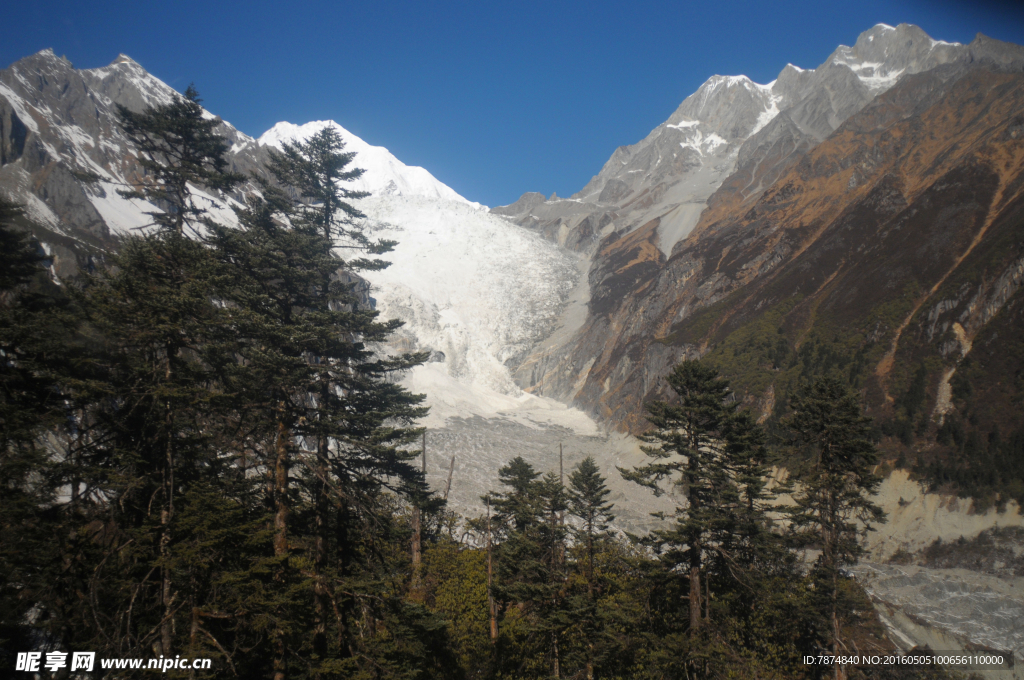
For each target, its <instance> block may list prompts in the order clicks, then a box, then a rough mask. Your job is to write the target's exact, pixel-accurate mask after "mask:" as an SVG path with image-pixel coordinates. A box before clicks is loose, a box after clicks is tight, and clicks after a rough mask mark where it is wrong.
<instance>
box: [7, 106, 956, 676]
mask: <svg viewBox="0 0 1024 680" xmlns="http://www.w3.org/2000/svg"><path fill="white" fill-rule="evenodd" d="M121 117H122V122H123V125H124V127H125V129H126V131H127V132H128V134H129V136H130V137H131V138H132V139H133V141H134V142H135V143H136V144H137V145H138V148H139V149H140V150H141V152H142V154H143V156H144V160H143V166H144V167H145V168H146V171H147V174H146V176H145V177H142V178H139V181H138V183H137V184H136V185H134V186H133V187H131V188H130V189H129V190H127V191H126V192H125V193H126V195H128V196H134V197H141V198H145V199H147V200H150V201H152V202H153V203H154V204H155V205H157V206H159V207H160V210H159V211H157V212H154V213H153V219H154V228H153V229H152V230H150V231H148V232H146V233H144V234H139V235H135V236H130V237H128V238H126V239H124V242H123V243H122V246H121V249H120V251H119V253H118V254H117V255H116V256H114V257H113V258H112V260H111V261H110V262H109V266H107V267H106V268H104V269H102V270H100V271H97V272H95V273H92V274H88V275H83V277H82V278H81V280H79V281H75V282H65V285H63V286H57V285H55V284H54V283H53V282H51V281H50V279H49V277H47V276H46V272H45V270H44V269H43V265H44V264H45V262H44V261H43V258H44V255H43V254H41V253H40V251H39V248H38V247H37V246H36V245H35V244H34V243H32V242H31V241H30V240H29V239H28V238H27V237H24V236H22V235H20V234H21V232H19V231H18V230H17V229H16V228H15V227H14V226H13V223H14V222H15V221H16V220H18V219H21V216H20V213H19V211H18V208H17V206H14V205H12V204H9V203H7V202H3V203H0V222H2V225H0V246H2V247H0V264H2V268H0V358H2V361H0V424H2V430H0V438H2V439H0V475H2V476H0V483H2V485H3V487H2V493H0V530H2V533H0V664H2V667H3V668H5V669H11V668H13V667H14V658H13V656H14V654H15V653H16V652H18V651H24V650H45V651H57V650H63V651H72V650H89V651H95V652H97V655H98V656H100V657H107V658H109V657H133V658H152V657H157V656H163V657H177V656H182V657H193V658H194V657H208V658H212V659H214V666H213V669H211V670H209V671H198V670H188V671H176V670H171V671H170V672H169V673H168V674H167V675H168V676H169V677H218V678H220V677H243V678H273V679H274V680H284V679H285V678H495V679H497V678H552V677H553V678H586V679H587V680H590V679H593V678H707V677H722V678H725V677H733V678H755V677H756V678H813V677H822V676H823V674H826V673H827V674H832V673H833V672H839V671H833V669H822V668H817V667H809V666H805V665H803V663H802V660H801V655H802V654H807V653H814V652H817V651H820V650H831V651H837V652H845V651H849V650H851V649H857V650H861V651H862V652H863V651H870V650H881V649H886V648H889V647H888V644H889V643H887V642H886V641H885V640H884V636H883V634H882V631H881V629H880V628H879V627H878V625H877V623H876V622H874V620H873V618H872V617H871V616H870V615H869V614H868V612H870V610H871V606H870V603H868V602H867V600H866V598H865V596H864V594H863V592H862V591H861V590H860V589H858V588H857V587H856V586H855V584H854V583H853V582H852V580H850V579H849V578H847V577H846V576H845V574H844V572H843V571H842V567H843V566H844V565H846V564H849V563H850V561H851V560H852V559H854V558H855V557H856V555H857V554H858V540H857V538H858V532H859V531H861V530H862V529H863V528H865V527H869V526H870V524H871V523H874V522H878V521H881V520H882V519H883V518H882V517H881V515H880V512H879V511H878V509H877V508H876V507H875V506H873V505H872V504H871V503H870V501H869V500H868V498H869V493H870V491H871V490H872V489H873V488H874V485H875V484H876V483H877V480H876V479H875V478H874V477H873V476H872V475H871V473H870V469H871V466H872V464H873V463H874V450H873V448H872V446H871V444H870V442H869V441H868V440H867V438H866V437H865V436H864V433H865V428H866V427H867V424H866V422H865V421H864V419H863V418H861V417H860V410H859V405H858V403H857V401H856V399H855V398H854V396H853V395H852V394H851V393H849V392H848V391H847V390H846V388H845V387H843V386H842V385H841V384H839V383H836V382H834V381H827V380H825V381H818V382H816V383H813V384H811V385H809V386H807V387H806V388H805V389H804V390H803V391H802V392H801V393H800V394H799V395H798V396H797V397H796V398H794V399H793V401H792V404H791V407H792V408H791V410H792V415H791V416H790V419H789V421H788V432H789V433H790V434H791V441H789V442H787V443H784V446H786V447H788V449H789V452H788V454H787V455H788V459H791V460H792V459H797V460H802V461H805V466H804V469H801V470H797V471H796V472H797V473H798V476H799V479H800V483H799V484H798V485H796V486H794V487H788V488H787V487H785V486H784V485H783V486H782V487H780V486H778V485H777V484H774V483H773V482H772V480H771V479H770V475H769V448H768V445H767V443H766V438H765V434H764V433H763V432H762V430H761V428H760V426H759V425H758V424H757V423H756V422H754V420H753V419H752V418H751V416H750V415H749V414H748V413H747V412H745V411H742V410H740V409H739V408H738V407H737V405H736V404H735V402H734V400H733V399H732V395H731V392H730V390H729V385H728V383H727V382H726V381H725V380H724V379H722V378H721V377H720V376H719V375H718V374H717V373H716V372H715V371H714V370H712V369H710V368H708V367H707V366H705V365H702V364H701V363H699V362H684V363H682V364H680V365H679V366H677V367H675V369H674V370H673V372H672V373H671V374H670V375H669V376H668V378H667V379H668V383H669V385H670V386H671V387H672V389H673V390H674V392H675V394H676V397H677V398H676V399H674V400H673V401H671V402H655V403H652V404H650V406H649V413H650V416H649V417H650V421H651V423H652V425H653V429H652V430H651V431H650V433H649V434H648V435H647V436H646V437H645V439H646V443H647V446H646V447H645V449H644V450H645V452H646V453H647V454H648V456H650V459H651V462H650V463H649V464H647V465H644V466H641V467H638V468H636V469H631V470H621V474H622V475H623V476H624V477H625V478H626V479H628V480H631V481H633V482H636V483H637V484H639V485H642V486H643V487H646V488H648V489H649V490H650V491H651V492H652V493H655V494H659V495H660V494H662V493H665V492H672V493H673V494H674V495H673V497H674V498H676V499H678V503H679V507H678V508H677V510H676V512H675V513H674V515H673V516H662V517H661V518H660V520H661V521H660V527H661V528H660V529H658V530H655V531H652V532H651V533H650V534H648V535H645V536H627V535H624V534H622V533H621V532H618V531H616V530H614V528H613V527H614V521H615V509H614V507H613V505H612V503H610V502H609V496H610V492H609V490H608V488H607V486H606V483H605V481H606V480H605V478H604V477H603V476H602V473H601V470H600V469H599V467H598V465H597V464H596V463H595V461H594V460H593V459H591V458H587V459H584V460H583V461H582V462H580V463H579V464H578V465H577V466H575V468H574V469H572V470H571V471H569V473H568V475H564V474H563V473H562V471H561V470H559V471H558V473H557V474H556V473H555V472H554V471H550V472H546V473H545V472H543V471H538V470H535V469H534V468H533V467H532V466H531V465H530V464H529V463H528V462H527V461H526V460H524V459H523V458H521V457H516V458H513V459H512V460H511V461H509V462H508V463H507V464H506V465H505V466H503V467H502V468H501V469H500V470H499V473H498V480H497V481H498V483H499V484H500V488H498V489H496V490H494V491H492V492H490V493H488V494H487V495H486V496H484V497H483V499H482V500H483V502H484V505H485V507H486V508H487V512H486V514H485V515H483V516H481V517H477V518H472V519H466V520H463V519H462V518H459V517H456V516H454V515H453V514H452V513H450V512H449V511H447V510H445V509H444V507H443V502H442V501H441V500H439V499H438V498H436V497H435V496H433V495H431V493H430V492H429V490H428V488H427V487H426V485H425V483H424V478H423V474H422V472H421V470H420V469H419V468H418V466H417V465H416V464H415V458H416V456H417V455H418V452H417V451H416V443H417V441H418V439H419V437H420V435H421V433H422V430H421V429H418V428H416V427H415V423H416V420H417V418H419V417H421V416H422V415H424V413H425V409H424V408H423V407H422V406H421V405H420V404H421V400H422V397H420V396H416V395H412V394H409V393H408V392H406V391H405V390H404V389H402V388H401V387H400V386H399V385H398V383H397V382H396V381H395V380H394V379H392V378H393V376H394V375H395V374H397V373H399V372H401V371H404V370H406V369H409V368H411V367H413V366H415V365H417V364H418V363H420V362H422V361H423V360H424V357H423V356H422V355H417V354H408V355H403V356H381V355H379V354H376V353H374V352H372V351H371V350H370V349H369V346H370V343H379V342H381V341H383V340H385V339H386V338H387V337H388V335H389V334H390V333H391V332H392V331H394V330H395V329H396V328H397V326H398V324H397V322H393V321H391V322H384V321H380V320H379V319H378V318H377V315H376V313H375V312H374V311H372V310H371V309H370V308H369V307H368V306H367V305H365V304H362V303H361V301H360V299H359V297H358V295H357V294H356V292H355V291H354V288H353V285H352V283H351V281H352V273H353V272H355V271H358V270H359V269H367V268H380V267H383V266H386V263H384V262H382V261H381V260H379V259H376V258H375V257H374V256H376V255H379V254H382V253H386V252H387V251H388V250H389V249H390V248H391V247H392V246H393V245H394V244H392V243H389V242H372V241H370V240H369V239H368V238H367V237H366V236H365V235H364V234H363V233H362V231H361V230H360V228H359V221H358V220H359V218H360V217H361V215H360V213H359V211H358V210H357V209H356V208H355V207H354V206H353V205H352V203H350V201H352V200H354V199H358V198H360V197H361V196H362V194H360V193H359V192H355V191H349V190H345V189H344V184H343V183H344V182H345V181H347V180H351V179H354V178H356V177H358V176H359V172H360V171H359V170H353V169H350V168H349V166H350V164H351V162H352V160H353V155H352V154H350V153H345V152H344V149H343V147H342V144H341V140H340V139H339V138H338V136H337V135H336V134H335V133H334V132H333V131H332V130H330V129H325V130H324V131H323V132H321V133H319V134H317V135H316V136H314V137H312V138H311V139H309V140H307V141H305V142H302V143H297V144H294V145H286V146H285V148H284V150H283V152H281V153H277V154H274V156H273V160H272V162H271V164H270V165H269V167H268V173H269V176H271V177H273V179H274V181H273V182H270V181H263V180H258V179H256V178H250V180H249V181H251V182H252V184H251V185H250V188H251V190H249V191H248V192H247V197H246V205H245V207H244V208H242V209H239V210H237V211H236V212H237V221H238V225H237V227H230V228H229V227H227V226H224V225H222V224H218V223H216V222H215V221H213V220H212V219H210V216H209V214H208V213H207V211H206V209H205V208H204V206H203V205H202V204H201V201H199V200H198V199H197V198H196V197H195V195H194V194H193V191H192V187H194V186H197V185H202V186H204V187H206V188H208V189H210V190H211V191H214V192H216V191H225V190H228V189H231V188H233V187H237V186H239V185H240V184H241V183H242V182H243V180H244V179H245V178H242V177H240V176H237V175H233V174H231V173H229V172H227V171H226V167H227V166H226V163H225V161H224V154H225V152H226V150H227V147H226V145H225V144H224V142H223V140H221V139H220V138H219V137H217V135H216V134H215V127H216V125H217V121H216V120H213V119H207V118H205V117H204V114H203V110H202V108H201V106H200V100H199V99H198V96H197V95H196V93H195V92H194V90H192V89H191V88H190V89H189V90H188V91H187V92H186V94H185V96H184V97H182V98H181V99H179V100H178V101H176V102H174V103H171V104H168V105H165V106H161V107H157V108H155V109H151V110H149V111H147V112H144V113H132V112H129V111H127V110H122V111H121ZM339 182H340V183H342V184H339ZM339 248H341V249H342V251H343V252H348V251H347V250H345V249H351V252H352V253H353V257H351V258H348V259H342V258H341V257H340V256H339V255H338V254H337V253H338V252H339ZM779 489H782V490H784V491H787V492H788V493H790V494H792V497H793V498H794V500H795V505H794V506H792V507H788V506H784V505H782V504H781V503H780V502H779V500H778V498H777V497H776V496H775V492H776V491H777V490H779ZM460 534H461V538H459V536H460ZM808 546H810V547H812V548H815V549H817V550H819V551H820V557H818V558H817V560H816V561H814V562H813V563H812V564H810V565H809V568H807V567H805V566H804V565H802V564H801V563H800V562H799V560H798V559H797V555H798V553H797V551H796V548H799V547H808ZM847 671H848V672H849V673H850V677H857V676H858V674H862V671H861V670H859V669H856V668H850V669H843V670H842V671H841V672H842V673H846V672H847ZM904 671H905V673H906V674H905V675H904V676H901V677H941V676H942V674H941V672H940V671H937V670H935V669H931V670H928V671H927V675H920V676H919V675H917V671H914V670H912V669H904ZM146 672H147V671H145V670H142V671H138V672H137V673H136V675H142V674H145V673H146ZM43 673H44V674H46V673H48V672H47V671H43ZM119 673H120V675H118V676H117V677H132V675H131V673H132V672H131V671H128V670H125V671H119ZM50 675H51V676H52V677H68V673H67V671H58V672H55V673H52V674H50ZM92 677H101V672H100V671H99V670H97V671H96V672H95V673H94V674H93V676H92ZM109 677H113V676H109ZM893 677H896V676H893Z"/></svg>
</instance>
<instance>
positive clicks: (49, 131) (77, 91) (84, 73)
mask: <svg viewBox="0 0 1024 680" xmlns="http://www.w3.org/2000/svg"><path fill="white" fill-rule="evenodd" d="M175 96H177V95H176V93H175V92H174V90H173V89H171V88H170V87H168V86H167V85H166V84H165V83H163V82H161V81H160V80H159V79H157V78H155V77H153V76H152V75H150V74H148V73H147V72H146V71H145V70H144V69H143V68H142V67H141V66H140V65H139V64H137V63H136V62H134V61H132V60H131V59H130V58H129V57H127V56H125V55H120V56H118V58H117V59H115V60H114V62H113V63H111V64H110V65H109V66H106V67H103V68H98V69H89V70H78V69H75V68H74V67H73V66H72V65H71V63H70V62H68V61H67V60H66V59H63V58H60V57H57V56H56V55H55V54H54V53H53V51H52V50H43V51H42V52H39V53H38V54H34V55H32V56H30V57H26V58H25V59H22V60H20V61H18V62H16V63H14V64H12V65H11V66H10V67H9V68H7V69H4V70H3V71H0V191H2V192H3V193H4V194H6V195H7V196H8V197H10V198H12V199H14V200H16V201H18V202H21V203H23V204H25V205H26V207H27V210H28V213H29V216H30V217H31V218H33V220H34V222H36V223H37V224H38V225H40V226H41V228H42V229H43V230H44V231H45V232H46V233H41V234H39V236H40V238H41V240H42V241H43V242H44V243H46V244H54V243H57V242H58V241H61V242H63V241H62V239H61V238H58V237H64V240H66V239H67V238H70V239H71V241H70V242H72V243H75V244H76V245H75V246H74V247H73V250H76V251H82V252H86V251H88V252H91V253H93V254H95V255H97V256H102V253H103V252H105V251H107V250H109V249H111V248H114V247H116V241H117V238H118V235H119V233H122V232H123V231H124V230H128V229H131V228H133V227H138V226H142V225H144V224H146V223H148V222H149V218H148V216H147V215H146V214H145V212H146V211H148V210H154V209H157V208H155V207H154V206H151V205H148V204H143V203H142V202H132V201H128V200H125V199H122V198H121V197H120V196H119V195H118V194H117V190H118V189H124V188H126V187H127V186H129V185H130V184H131V183H132V181H134V180H135V179H136V178H137V177H139V176H140V175H141V172H142V171H141V167H140V166H139V164H138V162H137V154H136V152H135V151H134V150H133V148H132V145H131V143H130V142H129V140H128V139H127V138H126V137H125V136H124V134H123V133H122V132H121V129H120V126H119V124H118V119H117V105H121V106H125V107H127V108H128V109H130V110H132V111H142V110H144V109H146V108H149V107H151V106H155V105H160V104H165V103H168V102H170V101H171V100H172V98H173V97H175ZM210 117H211V118H212V117H213V116H212V114H211V115H210ZM219 132H220V133H221V134H222V135H224V136H225V137H226V138H227V139H228V140H229V142H230V143H231V145H232V150H231V158H230V161H231V166H232V169H233V170H236V171H240V172H247V171H250V170H257V169H259V168H260V167H262V163H263V161H264V154H265V152H264V151H263V150H261V148H260V147H259V145H258V144H255V143H254V140H253V139H252V138H250V137H248V136H246V135H244V134H242V133H240V132H238V131H237V130H236V129H235V128H233V127H232V126H231V125H229V124H227V123H222V124H221V126H220V128H219ZM209 198H210V201H211V207H213V208H215V209H218V210H220V211H221V216H227V217H230V209H229V208H228V203H229V201H230V199H231V197H227V196H222V197H217V196H210V197H209ZM236 198H237V196H236ZM65 250H66V248H64V247H63V246H62V249H59V250H58V253H61V252H65ZM79 255H81V253H79ZM56 257H57V258H58V259H61V257H63V256H62V255H60V254H58V255H57V256H56ZM61 266H63V265H61Z"/></svg>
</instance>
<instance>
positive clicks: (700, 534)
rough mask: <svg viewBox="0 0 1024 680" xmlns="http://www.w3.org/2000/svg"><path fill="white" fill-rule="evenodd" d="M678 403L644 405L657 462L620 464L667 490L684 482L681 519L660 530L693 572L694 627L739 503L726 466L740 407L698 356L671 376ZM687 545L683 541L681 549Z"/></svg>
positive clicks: (675, 557) (632, 476)
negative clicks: (711, 557) (713, 560)
mask: <svg viewBox="0 0 1024 680" xmlns="http://www.w3.org/2000/svg"><path fill="white" fill-rule="evenodd" d="M666 380H667V382H668V384H669V386H670V387H671V388H672V389H673V391H674V392H675V393H676V395H677V396H678V398H679V401H678V403H668V402H662V401H655V402H651V403H649V404H648V405H647V411H648V414H649V415H648V420H649V421H650V422H651V424H652V425H654V427H655V429H654V430H653V431H651V432H649V433H648V434H646V435H644V437H643V439H644V441H646V442H648V443H649V444H655V445H656V446H650V445H648V446H644V447H643V451H644V453H646V454H647V455H648V456H650V457H652V458H655V459H656V461H658V462H654V463H650V464H648V465H645V466H642V467H639V468H636V469H634V470H623V469H621V468H619V471H620V473H621V474H622V476H623V477H624V478H625V479H627V480H630V481H633V482H636V483H638V484H641V485H643V486H646V487H648V488H650V489H651V490H652V491H653V492H654V494H655V495H660V494H661V493H662V490H661V488H660V487H659V486H658V484H659V482H661V481H662V480H665V479H668V480H670V481H672V483H674V484H676V485H677V486H680V487H682V489H683V491H684V492H685V493H686V498H687V501H688V504H687V506H686V507H685V508H679V509H678V510H677V512H676V524H675V526H674V527H673V528H672V529H671V530H667V531H663V532H660V533H659V534H658V536H659V540H660V541H661V542H662V543H664V544H667V545H668V546H671V550H669V552H668V553H666V559H667V560H669V561H670V562H677V561H678V562H684V563H686V564H687V565H688V576H689V592H690V594H689V599H688V606H689V621H690V631H691V632H692V633H696V631H698V630H699V629H700V628H701V623H702V620H703V619H704V618H706V617H707V613H706V612H705V611H702V609H704V608H703V607H702V602H703V600H704V593H703V592H702V588H701V585H702V584H701V581H702V578H704V579H706V577H707V575H706V573H705V572H706V560H707V555H708V554H709V553H710V551H711V550H712V549H713V548H714V547H715V546H714V545H713V544H714V541H715V538H716V537H717V536H719V535H720V534H721V532H722V530H723V529H725V528H726V526H727V524H728V521H729V519H728V507H729V506H731V505H734V504H735V500H736V494H737V491H736V487H735V483H734V481H733V480H732V479H731V477H730V475H729V471H728V468H727V465H728V459H727V447H728V446H729V442H728V440H727V438H728V436H729V434H730V428H729V421H730V419H731V418H732V417H733V414H734V411H735V405H728V404H726V398H727V397H728V396H729V383H728V382H727V381H726V380H724V379H722V378H721V377H719V375H718V372H717V371H715V370H714V369H713V368H710V367H708V366H705V365H703V364H701V363H700V362H698V361H684V362H682V363H681V364H678V365H677V366H676V367H675V368H674V369H673V370H672V373H670V374H669V376H668V377H667V379H666ZM683 546H685V547H683Z"/></svg>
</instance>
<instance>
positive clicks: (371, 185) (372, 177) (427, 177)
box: [257, 120, 484, 208]
mask: <svg viewBox="0 0 1024 680" xmlns="http://www.w3.org/2000/svg"><path fill="white" fill-rule="evenodd" d="M325 127H333V128H334V130H335V131H336V132H337V133H338V134H339V135H340V136H341V138H342V140H344V142H345V150H346V151H354V152H355V153H356V164H357V165H358V166H359V167H360V168H362V169H363V170H365V171H366V172H365V174H364V175H363V176H362V177H360V178H358V179H356V180H354V181H352V182H349V183H348V184H346V186H347V187H350V188H352V189H355V190H358V191H368V192H370V194H372V195H374V196H423V197H425V198H436V199H443V200H447V201H456V202H460V203H465V204H467V205H470V206H473V207H475V208H483V207H484V206H481V205H480V204H479V203H473V202H471V201H467V200H466V199H465V198H463V197H462V196H460V195H459V194H458V193H456V192H455V190H454V189H452V188H451V187H449V186H448V185H446V184H443V183H442V182H440V181H438V180H437V179H436V178H435V177H434V176H433V175H431V174H430V173H429V172H427V171H426V170H424V169H423V168H420V167H417V166H409V165H406V164H405V163H403V162H402V161H400V160H398V159H397V158H395V156H394V155H393V154H392V153H391V152H390V151H388V150H387V149H385V148H384V147H382V146H373V145H372V144H367V143H366V142H364V141H363V140H362V139H360V138H359V137H357V136H355V135H354V134H352V133H351V132H349V131H348V130H346V129H345V128H343V127H342V126H340V125H338V124H337V123H336V122H334V121H333V120H317V121H313V122H310V123H306V124H305V125H295V124H293V123H287V122H281V123H278V124H277V125H275V126H274V127H272V128H270V129H269V130H267V131H266V132H264V133H263V134H262V135H260V138H259V139H258V140H257V142H258V143H259V144H260V145H262V146H272V147H275V148H280V146H281V143H282V142H295V141H301V140H305V139H308V138H309V137H311V136H312V135H314V134H316V133H317V132H319V131H320V130H322V129H324V128H325Z"/></svg>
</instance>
